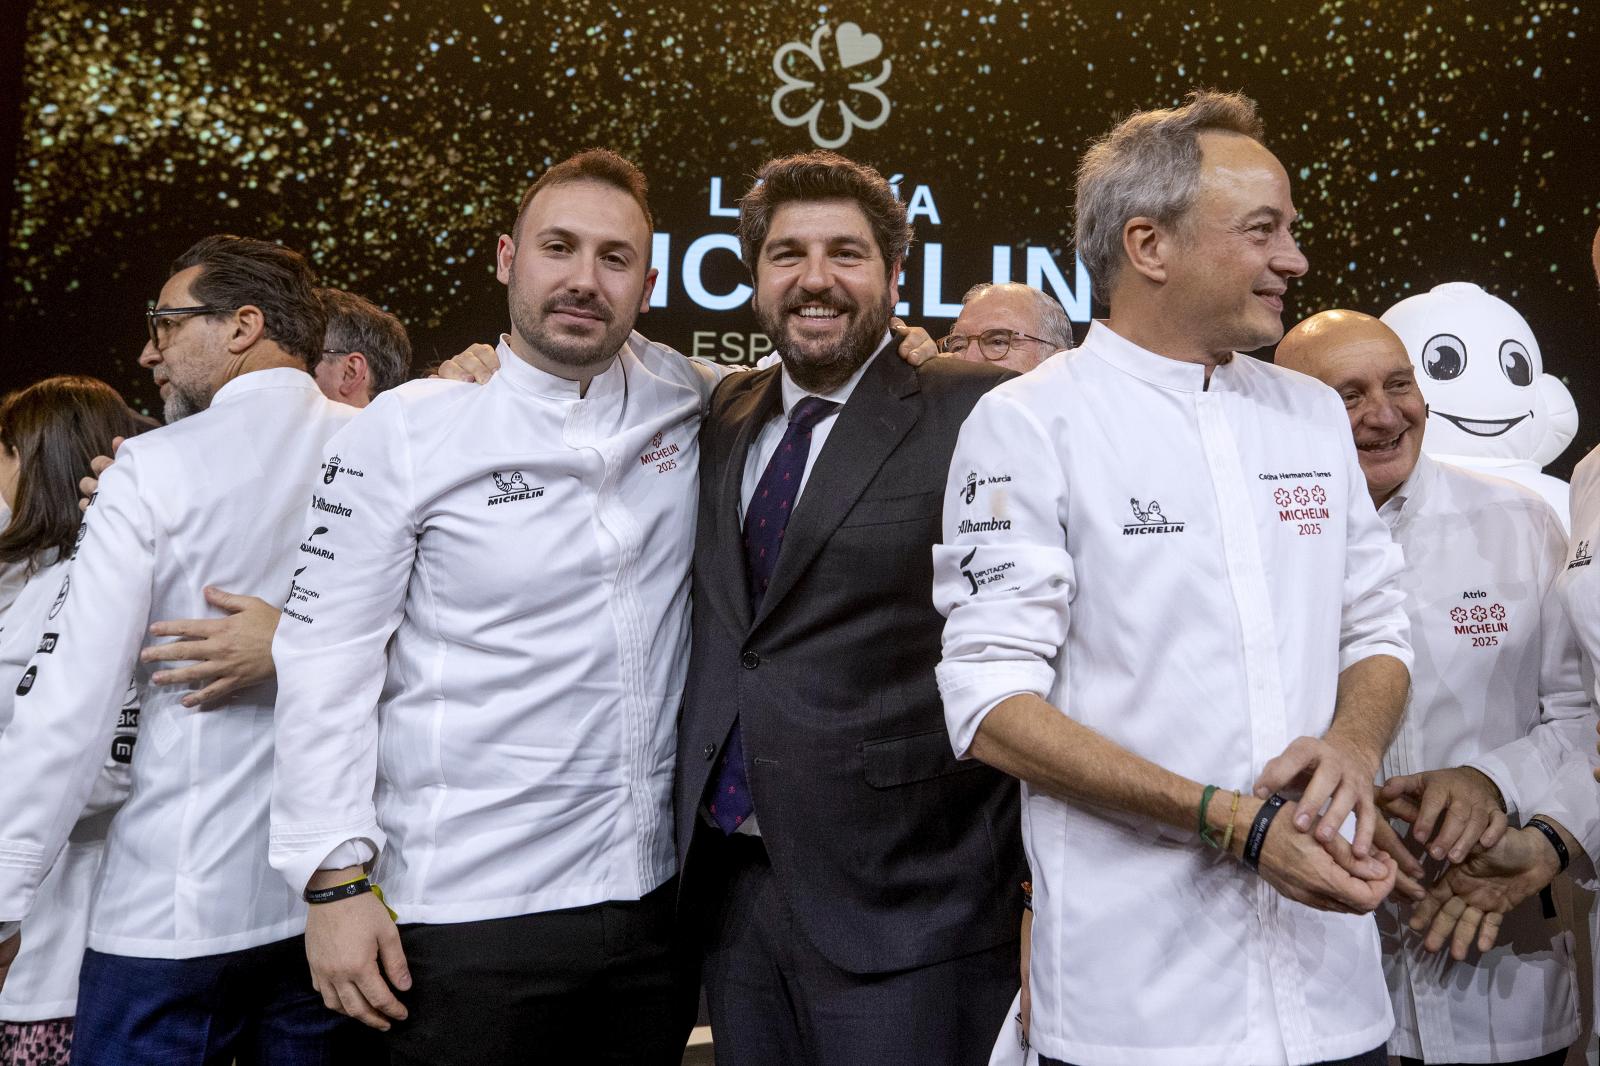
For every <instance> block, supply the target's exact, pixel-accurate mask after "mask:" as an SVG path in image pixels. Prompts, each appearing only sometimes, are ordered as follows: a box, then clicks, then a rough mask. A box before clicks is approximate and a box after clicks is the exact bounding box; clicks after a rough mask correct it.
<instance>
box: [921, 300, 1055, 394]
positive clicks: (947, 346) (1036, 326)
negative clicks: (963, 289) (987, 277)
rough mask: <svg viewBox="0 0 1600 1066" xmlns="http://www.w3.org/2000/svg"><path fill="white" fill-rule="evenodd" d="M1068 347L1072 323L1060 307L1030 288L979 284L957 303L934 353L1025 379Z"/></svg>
mask: <svg viewBox="0 0 1600 1066" xmlns="http://www.w3.org/2000/svg"><path fill="white" fill-rule="evenodd" d="M1071 347H1072V322H1071V320H1069V319H1068V318H1067V312H1066V311H1065V310H1064V309H1063V308H1062V306H1061V304H1060V303H1059V302H1058V301H1057V300H1056V299H1055V298H1054V297H1053V296H1051V295H1049V294H1048V293H1046V292H1044V291H1042V290H1040V289H1036V288H1034V287H1033V286H1031V285H1023V284H1022V283H1020V282H1015V281H1007V282H1000V283H993V284H992V283H990V282H987V281H985V282H982V283H980V284H977V285H974V286H973V287H972V288H970V289H968V290H967V294H966V295H965V296H963V297H962V298H961V315H960V317H958V318H957V319H956V321H955V325H953V326H951V327H950V333H949V334H948V335H947V336H945V337H942V338H940V340H939V350H940V351H941V352H943V353H945V354H946V355H953V356H956V357H957V358H960V359H966V360H968V361H969V362H974V363H983V362H989V363H997V364H999V365H1000V366H1003V367H1005V368H1006V369H1007V370H1015V371H1016V372H1017V373H1019V374H1026V373H1027V372H1028V371H1030V370H1032V369H1033V368H1034V367H1036V366H1038V365H1039V364H1040V363H1042V362H1044V361H1045V360H1046V359H1047V358H1049V357H1050V356H1052V355H1054V354H1055V353H1056V352H1059V351H1063V350H1065V349H1067V348H1071Z"/></svg>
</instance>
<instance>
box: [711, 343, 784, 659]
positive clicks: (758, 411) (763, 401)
mask: <svg viewBox="0 0 1600 1066" xmlns="http://www.w3.org/2000/svg"><path fill="white" fill-rule="evenodd" d="M758 373H759V372H758ZM782 411H783V391H782V384H781V379H780V377H779V374H778V370H777V368H776V367H773V368H771V369H770V370H769V371H768V372H767V373H766V380H765V381H762V382H756V383H754V384H753V386H752V387H751V388H750V389H749V390H748V391H746V392H745V394H744V395H743V396H740V397H739V398H738V399H737V400H735V401H733V402H732V403H731V404H729V406H728V410H727V413H726V414H725V415H724V416H723V417H724V419H725V420H726V422H727V424H729V425H731V426H732V427H734V428H733V431H732V432H733V443H732V444H731V445H730V446H729V448H728V454H727V456H726V457H725V458H724V459H723V464H722V469H721V471H720V472H719V475H718V477H717V483H716V484H715V485H707V486H705V488H704V490H703V491H707V492H711V493H714V495H713V496H712V500H711V502H712V507H713V508H714V514H713V519H712V522H713V524H712V534H713V536H714V537H715V538H716V539H715V541H714V542H713V546H712V551H711V552H710V553H709V558H710V559H711V560H712V566H713V567H715V568H716V570H717V571H718V572H717V573H715V574H708V575H705V577H706V578H707V580H705V581H703V582H701V585H704V586H706V590H705V591H706V593H708V594H709V597H708V598H709V599H710V600H711V601H712V603H713V605H714V607H715V609H716V610H717V612H718V613H720V614H721V615H722V618H723V621H724V622H725V623H726V624H727V625H728V626H729V628H730V629H732V631H733V632H735V633H738V634H740V635H743V634H745V633H748V632H749V631H750V585H749V578H748V577H747V576H746V574H745V564H744V530H743V529H742V528H740V523H739V496H740V493H741V490H742V488H743V484H744V467H745V459H746V457H747V456H748V455H749V454H750V448H751V446H752V445H753V444H755V440H756V435H757V434H758V433H760V432H761V427H763V426H765V425H766V424H767V423H768V422H769V421H771V420H772V419H773V418H774V417H775V416H777V415H778V414H780V413H781V412H782ZM700 591H701V589H700V586H699V585H697V586H696V592H697V593H700Z"/></svg>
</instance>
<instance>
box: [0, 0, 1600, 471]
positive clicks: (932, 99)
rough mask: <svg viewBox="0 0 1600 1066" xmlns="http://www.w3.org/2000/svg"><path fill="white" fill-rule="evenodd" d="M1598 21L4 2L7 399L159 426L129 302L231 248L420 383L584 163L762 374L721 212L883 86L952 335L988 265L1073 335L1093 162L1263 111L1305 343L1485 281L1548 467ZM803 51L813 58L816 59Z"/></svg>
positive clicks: (494, 304) (1259, 9) (1200, 7)
mask: <svg viewBox="0 0 1600 1066" xmlns="http://www.w3.org/2000/svg"><path fill="white" fill-rule="evenodd" d="M1586 8H1587V5H1585V4H1576V3H1563V2H1555V0H1502V2H1497V3H1495V4H1492V5H1489V4H1448V5H1442V4H1432V5H1429V4H1423V3H1416V2H1405V3H1384V4H1375V3H1361V2H1354V0H1351V2H1329V3H1313V2H1305V0H1280V2H1278V3H1274V4H1270V5H1269V4H1263V3H1260V2H1259V0H1252V2H1242V0H1230V2H1227V3H1209V4H1206V3H1174V2H1169V0H1158V2H1149V3H1143V4H1137V5H1134V4H1129V5H1126V6H1118V5H1115V4H1111V3H1068V2H1062V3H1055V4H1049V5H1044V4H1035V3H1025V4H1014V3H996V2H979V0H966V2H965V6H963V3H961V2H955V3H945V2H940V0H933V2H930V3H926V4H922V5H887V4H865V3H854V2H843V3H814V4H809V5H800V4H796V5H789V6H785V7H782V8H779V7H777V6H775V5H765V4H750V3H748V0H712V2H707V3H682V4H676V5H655V6H647V5H642V4H641V5H634V4H628V5H622V4H614V3H604V2H598V0H567V2H565V3H563V4H561V5H547V4H545V3H543V2H542V0H541V2H535V0H473V2H471V3H468V2H464V0H458V2H452V3H447V2H436V0H405V2H403V3H402V2H399V0H255V2H253V3H248V4H241V5H222V4H218V3H215V2H214V0H189V2H187V3H183V4H162V3H153V2H143V0H121V2H116V3H98V2H81V0H58V2H52V3H41V4H32V5H29V4H25V3H17V2H15V0H13V3H12V4H10V5H6V10H5V13H4V14H0V20H5V21H4V23H3V25H0V36H3V39H0V90H3V91H4V100H5V107H4V112H5V113H4V115H3V116H0V167H3V168H5V169H4V171H3V172H0V178H5V179H8V180H5V181H4V182H3V185H4V189H5V191H4V194H3V195H4V199H3V200H0V206H3V207H4V208H5V209H6V210H7V211H8V213H9V214H8V225H7V233H8V245H7V254H6V261H5V269H4V271H3V274H4V285H5V291H4V294H3V319H4V329H5V337H4V343H3V347H0V386H4V385H15V384H20V383H24V382H27V381H30V380H33V379H35V378H38V377H41V376H43V375H45V374H47V373H53V372H60V371H78V372H86V373H93V374H97V375H99V376H101V377H104V378H106V379H107V380H108V381H110V382H112V383H113V384H114V385H116V386H117V387H118V388H119V389H122V390H124V392H125V393H126V394H127V395H128V396H129V397H130V398H131V399H132V400H133V401H134V402H135V403H136V404H137V405H139V406H143V407H145V408H146V409H149V408H150V407H151V406H152V405H154V403H155V399H156V398H155V396H154V394H153V390H152V389H151V388H150V384H149V379H148V375H147V374H146V373H145V372H143V371H142V370H140V369H139V368H138V367H137V365H136V364H135V362H134V358H135V356H136V355H137V353H138V349H139V347H140V345H141V344H142V339H143V323H142V319H141V315H140V311H141V310H142V308H143V307H144V306H145V304H146V303H147V302H148V301H149V300H151V299H153V298H154V296H155V294H156V292H157V290H158V289H159V287H160V284H161V282H162V281H163V280H164V278H165V275H166V265H167V263H168V262H170V260H171V259H172V257H173V256H174V255H176V254H177V253H178V252H179V251H181V250H182V249H183V248H184V247H186V246H187V245H188V244H189V243H190V242H191V241H193V240H194V239H195V238H196V237H198V236H201V235H203V234H206V233H209V232H214V231H219V230H223V231H231V232H236V233H244V234H251V235H260V236H267V237H271V238H276V239H280V240H282V241H283V242H285V243H287V244H290V245H292V246H294V247H297V248H300V249H302V250H305V251H307V252H309V253H310V254H311V255H312V256H313V257H314V259H315V262H316V264H317V266H318V269H319V270H320V272H321V273H322V275H323V277H324V279H325V280H326V281H327V282H328V283H330V284H335V285H339V286H341V287H346V288H350V289H353V290H355V291H357V292H361V293H364V294H366V295H368V296H370V297H372V298H373V299H375V300H377V301H378V302H380V303H382V304H384V305H385V306H387V307H389V308H390V309H392V310H394V311H395V312H397V313H398V314H399V315H400V316H401V317H402V318H404V319H405V320H406V321H407V323H408V324H409V325H410V326H411V328H412V331H413V335H414V339H415V341H416V347H417V351H418V363H419V366H421V365H426V364H429V363H431V362H433V361H435V360H437V359H438V358H441V357H443V356H446V355H449V354H451V353H453V352H455V351H457V350H459V349H460V348H461V347H463V346H464V345H466V344H467V343H469V342H471V341H474V340H483V339H492V338H493V337H494V336H495V335H496V334H497V333H498V332H499V331H500V329H502V328H503V325H504V322H505V317H506V316H505V308H504V292H503V290H502V289H501V288H500V287H499V286H498V284H497V283H496V282H495V280H494V276H493V249H494V240H495V237H496V235H497V234H498V233H499V232H500V231H501V230H502V229H504V228H505V227H506V226H507V225H508V224H509V220H510V217H511V215H512V213H513V211H514V208H515V204H516V201H517V198H518V195H519V193H520V192H521V190H522V189H523V188H524V187H525V186H526V185H527V183H528V182H529V180H530V179H531V176H532V175H534V174H536V173H537V172H538V171H539V170H540V169H542V168H543V167H544V166H545V165H547V164H548V163H549V162H551V161H553V160H555V159H558V158H560V157H562V156H564V155H566V154H568V153H570V152H571V151H574V150H576V149H578V148H580V147H584V146H587V145H591V144H604V145H609V146H612V147H615V148H617V149H618V150H620V151H622V152H623V153H624V154H627V155H629V156H631V157H632V158H634V159H636V160H638V161H639V162H640V163H641V164H642V165H643V166H644V167H645V169H646V171H647V173H648V174H649V175H650V178H651V181H652V184H653V197H652V199H653V203H654V206H655V209H656V214H657V229H658V235H657V250H658V253H660V255H659V265H660V266H662V268H663V271H664V275H665V279H664V280H665V284H664V286H662V287H660V288H659V289H658V297H659V298H662V306H657V307H654V308H652V310H651V312H650V314H649V315H648V316H647V317H646V318H644V319H643V320H642V321H641V328H642V329H644V330H645V331H646V332H647V333H649V334H650V335H651V336H654V337H656V338H658V339H661V340H664V341H667V342H669V343H672V344H674V345H676V346H678V347H680V348H681V349H683V350H685V351H694V350H699V351H701V352H702V353H704V354H713V355H717V356H718V357H721V358H725V359H748V358H750V357H751V355H752V354H760V351H761V349H762V347H763V345H762V344H761V343H760V342H759V341H757V340H754V339H753V338H752V335H753V334H754V333H755V325H754V321H753V317H752V316H751V315H750V313H749V311H748V309H747V308H746V307H745V306H744V305H743V303H742V301H740V300H739V299H738V297H739V295H740V294H739V290H738V286H739V285H741V284H742V282H743V280H744V279H743V276H742V271H741V270H740V268H739V267H738V266H737V263H736V261H735V259H734V256H733V255H732V254H731V253H730V252H729V251H728V250H727V248H726V242H727V239H728V238H727V235H729V234H731V233H732V230H733V220H732V218H730V217H728V215H727V214H725V213H718V212H719V211H725V210H726V209H728V208H730V207H731V205H732V204H733V202H734V200H735V199H736V198H737V196H738V194H739V193H740V192H741V191H742V190H743V188H744V187H745V185H746V184H747V183H748V181H749V175H750V173H751V171H752V170H753V169H754V168H755V167H756V166H757V165H758V164H759V163H760V162H761V161H762V160H763V159H765V158H767V157H769V156H771V155H773V154H776V153H780V152H788V151H796V150H802V149H805V148H809V147H811V146H812V145H813V144H814V143H822V142H828V143H831V142H833V141H836V140H837V139H838V138H839V137H840V135H841V134H842V133H843V132H844V122H843V119H842V118H841V116H842V111H841V109H840V105H841V104H843V105H844V106H845V107H848V108H849V109H851V111H852V112H853V114H854V115H855V116H857V117H858V118H859V119H861V120H864V123H865V124H867V125H870V124H871V123H872V122H873V120H874V119H876V118H877V117H878V116H879V114H880V113H881V112H882V111H883V110H884V109H883V107H882V102H881V101H880V100H879V99H878V98H877V97H875V96H874V95H873V94H872V90H873V89H874V88H875V89H876V91H877V92H879V93H881V94H882V97H883V100H885V101H887V103H888V109H887V116H886V117H885V118H884V119H883V121H882V122H881V124H878V125H876V127H875V128H863V125H861V124H857V123H852V124H851V125H852V128H851V131H850V136H849V139H848V140H847V141H846V142H844V143H843V145H842V146H841V147H840V150H841V151H843V152H845V153H846V154H848V155H851V156H853V157H855V158H858V159H861V160H863V161H866V162H870V163H872V164H873V165H875V166H877V167H878V168H879V169H880V170H882V171H883V172H884V173H885V174H886V175H896V176H898V177H899V182H898V183H899V186H900V189H901V194H902V197H903V198H904V199H906V200H907V202H908V203H909V204H910V205H911V207H912V210H913V213H914V215H915V216H916V217H915V219H914V221H915V223H916V228H917V238H918V239H917V245H916V246H915V247H914V248H913V251H912V254H911V257H910V260H909V261H908V264H907V270H906V279H905V284H904V285H903V286H902V295H903V298H904V300H905V302H906V305H907V306H906V307H905V308H904V310H905V311H906V312H907V317H908V318H909V319H911V320H912V321H920V322H922V323H923V324H925V325H926V326H927V327H928V328H929V329H930V331H931V332H933V333H934V334H935V335H938V334H940V333H942V332H943V331H944V330H945V329H947V328H948V326H949V322H950V317H951V316H952V315H953V314H954V310H953V307H952V306H950V305H952V304H953V302H954V301H956V300H958V299H959V294H960V293H961V292H962V291H963V290H964V289H966V288H967V287H968V286H969V285H971V284H972V283H974V282H976V281H980V280H988V279H991V278H993V277H994V276H995V274H996V263H997V258H998V260H999V261H1000V263H1001V265H1002V269H1003V270H1009V272H1010V275H1011V276H1012V277H1014V278H1016V279H1018V280H1042V282H1043V283H1044V284H1045V285H1046V287H1049V288H1055V289H1056V290H1057V291H1058V293H1059V295H1061V296H1062V298H1063V301H1064V302H1065V303H1067V304H1068V306H1069V308H1070V309H1071V310H1072V311H1073V315H1074V318H1075V319H1076V320H1078V321H1079V322H1080V323H1081V322H1084V321H1086V320H1087V318H1088V317H1089V313H1090V304H1089V295H1090V294H1089V293H1088V292H1087V286H1086V283H1085V282H1084V281H1083V279H1082V278H1081V277H1080V276H1079V275H1078V272H1077V270H1076V268H1075V263H1074V262H1073V260H1072V259H1071V256H1070V252H1069V251H1068V250H1067V248H1066V247H1065V245H1066V242H1067V240H1068V232H1069V224H1070V219H1071V211H1072V186H1071V173H1072V168H1073V165H1074V158H1075V154H1076V152H1077V151H1078V150H1079V149H1080V148H1081V147H1082V146H1083V145H1084V144H1085V143H1086V141H1087V140H1088V139H1089V138H1090V137H1092V136H1093V135H1094V134H1096V133H1098V132H1100V131H1102V130H1104V129H1105V128H1106V127H1108V126H1109V125H1110V123H1112V122H1113V121H1114V120H1115V119H1116V118H1118V117H1120V116H1121V115H1123V114H1125V113H1126V112H1128V111H1129V110H1131V109H1133V108H1138V107H1148V106H1154V105H1166V104H1170V103H1173V102H1175V101H1176V100H1178V99H1179V98H1180V97H1181V96H1182V94H1183V93H1184V92H1185V91H1186V90H1187V89H1189V88H1190V87H1193V86H1196V85H1208V86H1215V87H1219V88H1229V89H1240V90H1243V91H1244V92H1246V93H1248V94H1250V95H1251V96H1253V97H1255V98H1256V99H1257V100H1258V101H1259V102H1260V104H1261V106H1262V109H1263V111H1264V113H1265V116H1266V119H1267V121H1268V125H1269V135H1270V142H1271V144H1272V146H1273V148H1274V149H1275V150H1276V151H1277V152H1278V154H1279V156H1280V157H1281V158H1282V159H1283V160H1284V163H1285V165H1286V166H1287V167H1288V168H1289V172H1290V175H1291V177H1292V178H1293V179H1294V181H1295V194H1296V199H1297V201H1298V204H1299V207H1300V209H1301V211H1302V212H1303V214H1304V216H1305V222H1304V224H1303V228H1302V231H1301V235H1302V241H1303V246H1304V248H1305V251H1306V253H1307V255H1308V256H1309V258H1310V260H1311V263H1312V273H1311V274H1310V275H1309V276H1308V277H1307V278H1306V279H1305V280H1304V281H1303V282H1302V283H1300V284H1298V285H1296V286H1295V287H1294V289H1292V290H1291V298H1290V301H1289V305H1290V306H1289V308H1288V311H1287V314H1286V320H1287V321H1290V322H1292V321H1294V320H1296V319H1298V318H1300V317H1303V316H1304V315H1305V314H1309V313H1310V312H1312V311H1315V310H1318V309H1321V308H1324V307H1329V306H1336V305H1337V306H1346V307H1354V308H1357V309H1360V310H1365V311H1370V312H1373V313H1379V312H1381V311H1383V310H1384V309H1385V308H1386V307H1388V306H1389V305H1390V304H1391V303H1393V302H1394V301H1395V300H1397V299H1399V298H1401V297H1403V296H1405V295H1408V294H1411V293H1414V292H1417V291H1419V290H1422V289H1426V288H1428V287H1430V286H1432V285H1434V284H1437V283H1439V282H1442V281H1448V280H1470V281H1476V282H1478V283H1479V284H1482V285H1484V286H1485V287H1486V288H1488V289H1489V290H1490V291H1492V292H1494V293H1496V294H1498V295H1500V296H1502V297H1504V298H1506V299H1507V300H1509V301H1511V302H1512V303H1513V304H1514V305H1515V306H1517V307H1518V308H1519V309H1520V310H1521V311H1522V312H1523V314H1524V315H1525V316H1526V317H1527V318H1528V319H1529V321H1530V322H1531V323H1532V325H1533V328H1534V331H1535V333H1536V335H1537V336H1538V337H1539V340H1540V342H1541V345H1542V347H1543V350H1544V355H1545V362H1546V367H1547V369H1549V370H1550V371H1551V372H1553V373H1556V374H1558V375H1560V376H1562V377H1563V378H1565V379H1566V380H1567V382H1568V384H1569V387H1570V388H1571V389H1572V391H1573V393H1574V394H1575V395H1576V397H1577V400H1578V406H1579V410H1580V412H1581V414H1582V415H1583V416H1584V422H1583V427H1582V429H1581V430H1580V432H1579V436H1578V440H1577V442H1576V443H1575V445H1574V447H1573V448H1572V449H1570V450H1569V451H1568V453H1567V455H1566V456H1564V457H1563V459H1562V460H1561V461H1560V462H1559V463H1558V464H1557V465H1556V468H1555V469H1556V470H1557V472H1559V473H1563V474H1564V473H1565V472H1566V471H1567V470H1568V469H1570V466H1571V464H1572V462H1573V461H1575V459H1576V457H1577V456H1578V455H1580V454H1581V453H1582V451H1583V450H1585V449H1587V448H1588V447H1589V446H1590V445H1591V444H1593V443H1594V442H1595V440H1597V439H1600V373H1597V372H1596V371H1594V370H1591V369H1590V362H1589V354H1590V351H1591V349H1592V348H1593V347H1594V345H1595V343H1596V341H1595V338H1596V336H1597V335H1600V298H1597V296H1596V291H1595V284H1594V278H1593V275H1592V272H1591V271H1590V269H1589V266H1588V249H1589V242H1590V239H1591V237H1592V234H1593V232H1594V229H1595V225H1596V221H1597V219H1600V186H1597V184H1596V182H1595V181H1594V179H1593V168H1594V162H1593V161H1594V160H1596V159H1600V129H1597V124H1596V121H1595V118H1594V115H1595V112H1596V110H1597V109H1596V93H1597V81H1600V79H1596V78H1595V77H1594V76H1593V73H1592V70H1593V57H1594V55H1595V54H1596V51H1597V48H1600V33H1597V32H1596V21H1597V20H1596V18H1595V16H1594V15H1592V14H1591V13H1590V12H1589V11H1588V10H1587V9H1586ZM847 24H848V25H847ZM819 28H824V32H823V35H822V36H821V37H818V38H815V40H816V43H817V52H816V55H817V57H818V59H820V66H818V65H817V63H815V62H814V61H813V60H812V59H811V58H810V57H809V56H808V55H807V54H806V49H809V48H810V46H811V44H812V42H813V39H814V37H813V35H814V34H815V33H816V32H817V31H818V29H819ZM786 45H792V46H791V47H787V48H785V46H786ZM780 53H781V54H780ZM775 59H776V60H777V61H778V63H779V65H781V66H782V67H783V70H784V75H782V76H780V74H779V73H778V72H777V70H775V69H774V62H775ZM785 79H787V80H788V81H792V82H803V83H807V85H808V86H809V87H804V86H802V87H799V88H796V89H794V90H792V91H791V92H790V93H789V94H788V95H787V96H784V97H782V98H781V99H779V100H778V101H777V104H776V107H777V110H780V111H782V112H783V113H784V114H786V115H788V116H790V117H791V118H794V117H800V116H804V115H805V114H806V113H807V111H808V109H809V108H810V107H811V106H812V105H813V104H815V105H819V112H820V114H819V119H818V122H817V126H816V129H815V132H813V131H812V130H811V129H810V128H809V127H808V125H807V124H805V123H803V122H802V123H801V124H799V125H797V126H790V125H786V124H784V123H783V122H782V121H780V119H779V117H778V116H777V114H776V113H775V105H774V100H773V98H774V94H775V93H776V92H777V91H778V90H779V89H780V88H781V87H782V86H783V85H784V84H785V83H786V81H785ZM871 81H879V82H881V84H879V85H876V86H867V87H862V86H863V85H864V84H865V83H867V82H871ZM714 184H716V185H718V186H720V192H719V193H718V194H717V195H713V185H714ZM704 237H710V240H709V241H705V242H701V243H700V244H698V245H697V244H696V241H697V240H699V239H700V238H704ZM997 246H998V247H997ZM935 261H936V262H937V265H938V269H934V267H933V264H934V262H935ZM1030 263H1031V264H1032V267H1033V270H1032V272H1031V273H1030V270H1029V266H1030ZM730 303H732V304H736V306H733V307H726V306H725V305H727V304H730ZM1080 332H1081V326H1080Z"/></svg>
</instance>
